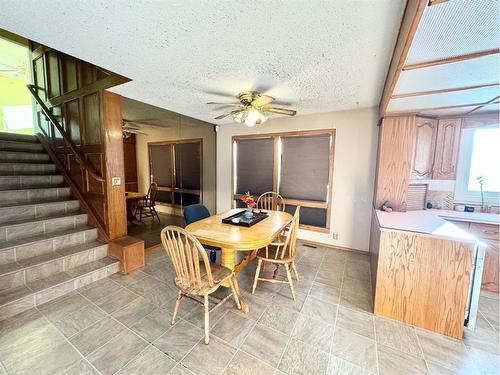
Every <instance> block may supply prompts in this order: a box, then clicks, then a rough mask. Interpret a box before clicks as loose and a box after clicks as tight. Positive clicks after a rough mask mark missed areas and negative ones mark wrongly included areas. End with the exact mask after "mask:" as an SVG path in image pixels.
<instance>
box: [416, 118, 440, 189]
mask: <svg viewBox="0 0 500 375" xmlns="http://www.w3.org/2000/svg"><path fill="white" fill-rule="evenodd" d="M416 127H417V129H416V136H415V141H414V144H413V156H412V168H411V175H410V179H412V180H421V179H430V178H432V165H433V161H434V149H435V146H436V135H437V120H434V119H429V118H424V117H417V121H416Z"/></svg>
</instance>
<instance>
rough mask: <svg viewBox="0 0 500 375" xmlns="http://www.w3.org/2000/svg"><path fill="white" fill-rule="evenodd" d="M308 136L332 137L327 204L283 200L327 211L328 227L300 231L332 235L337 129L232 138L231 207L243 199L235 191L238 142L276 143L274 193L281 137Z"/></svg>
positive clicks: (300, 200)
mask: <svg viewBox="0 0 500 375" xmlns="http://www.w3.org/2000/svg"><path fill="white" fill-rule="evenodd" d="M308 135H328V136H331V137H332V138H331V140H332V142H331V143H330V155H329V158H328V166H329V168H328V192H327V197H326V202H323V201H313V200H302V199H289V198H285V197H284V198H283V199H284V200H285V205H292V206H299V205H300V206H301V207H311V208H323V209H326V226H325V227H324V228H323V227H316V226H313V225H305V224H300V229H305V230H311V231H315V232H322V233H330V225H331V210H332V190H333V166H334V157H335V142H336V129H315V130H303V131H290V132H274V133H259V134H245V135H234V136H232V137H231V207H233V208H234V207H235V201H236V200H238V199H240V198H241V195H242V194H236V191H235V179H234V177H235V176H234V175H235V171H236V166H235V163H234V162H235V154H234V144H235V142H236V141H238V140H243V139H266V138H271V139H273V141H274V161H273V163H274V168H273V191H277V190H278V179H279V173H278V169H279V168H278V166H279V162H280V160H279V159H280V158H281V155H280V154H279V153H278V142H279V139H280V138H281V137H301V136H308Z"/></svg>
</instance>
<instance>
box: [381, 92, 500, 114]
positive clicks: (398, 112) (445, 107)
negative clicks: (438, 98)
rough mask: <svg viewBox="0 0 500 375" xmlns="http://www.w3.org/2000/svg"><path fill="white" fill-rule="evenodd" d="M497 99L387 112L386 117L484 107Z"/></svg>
mask: <svg viewBox="0 0 500 375" xmlns="http://www.w3.org/2000/svg"><path fill="white" fill-rule="evenodd" d="M498 98H500V96H497V97H495V98H493V99H491V100H488V101H487V102H484V103H473V104H457V105H448V106H442V107H427V108H411V109H407V110H404V111H394V112H389V113H388V114H387V116H402V115H408V114H414V113H421V112H425V111H437V110H440V109H453V108H465V107H477V106H485V105H488V104H494V102H495V100H497V99H498ZM455 117H456V116H455Z"/></svg>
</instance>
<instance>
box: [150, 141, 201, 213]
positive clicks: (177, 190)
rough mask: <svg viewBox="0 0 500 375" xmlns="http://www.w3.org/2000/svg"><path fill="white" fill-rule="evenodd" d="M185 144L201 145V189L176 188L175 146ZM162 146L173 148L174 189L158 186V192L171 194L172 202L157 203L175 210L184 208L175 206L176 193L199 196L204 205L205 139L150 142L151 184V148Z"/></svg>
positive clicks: (172, 175) (172, 174)
mask: <svg viewBox="0 0 500 375" xmlns="http://www.w3.org/2000/svg"><path fill="white" fill-rule="evenodd" d="M183 143H198V144H199V145H200V175H199V178H200V188H199V189H181V188H177V187H175V151H174V148H175V145H179V144H183ZM162 145H171V146H173V147H171V148H170V163H171V164H170V167H171V171H172V172H171V174H170V178H171V181H172V187H166V186H160V185H158V191H166V192H170V197H171V202H172V203H165V202H156V204H158V205H160V206H165V207H173V208H181V209H182V208H183V207H185V206H182V205H179V204H175V193H186V194H193V195H198V196H199V197H200V203H203V138H192V139H175V140H170V141H159V142H148V164H149V183H152V182H153V181H152V178H153V175H152V174H151V169H152V168H151V146H162Z"/></svg>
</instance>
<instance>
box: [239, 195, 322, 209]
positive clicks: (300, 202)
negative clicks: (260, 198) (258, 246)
mask: <svg viewBox="0 0 500 375" xmlns="http://www.w3.org/2000/svg"><path fill="white" fill-rule="evenodd" d="M242 195H243V194H233V199H232V200H233V201H235V200H239V199H241V197H242ZM283 200H284V201H285V205H287V204H288V205H291V206H301V207H310V208H323V209H327V208H328V203H327V202H321V201H308V200H300V199H288V198H283Z"/></svg>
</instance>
